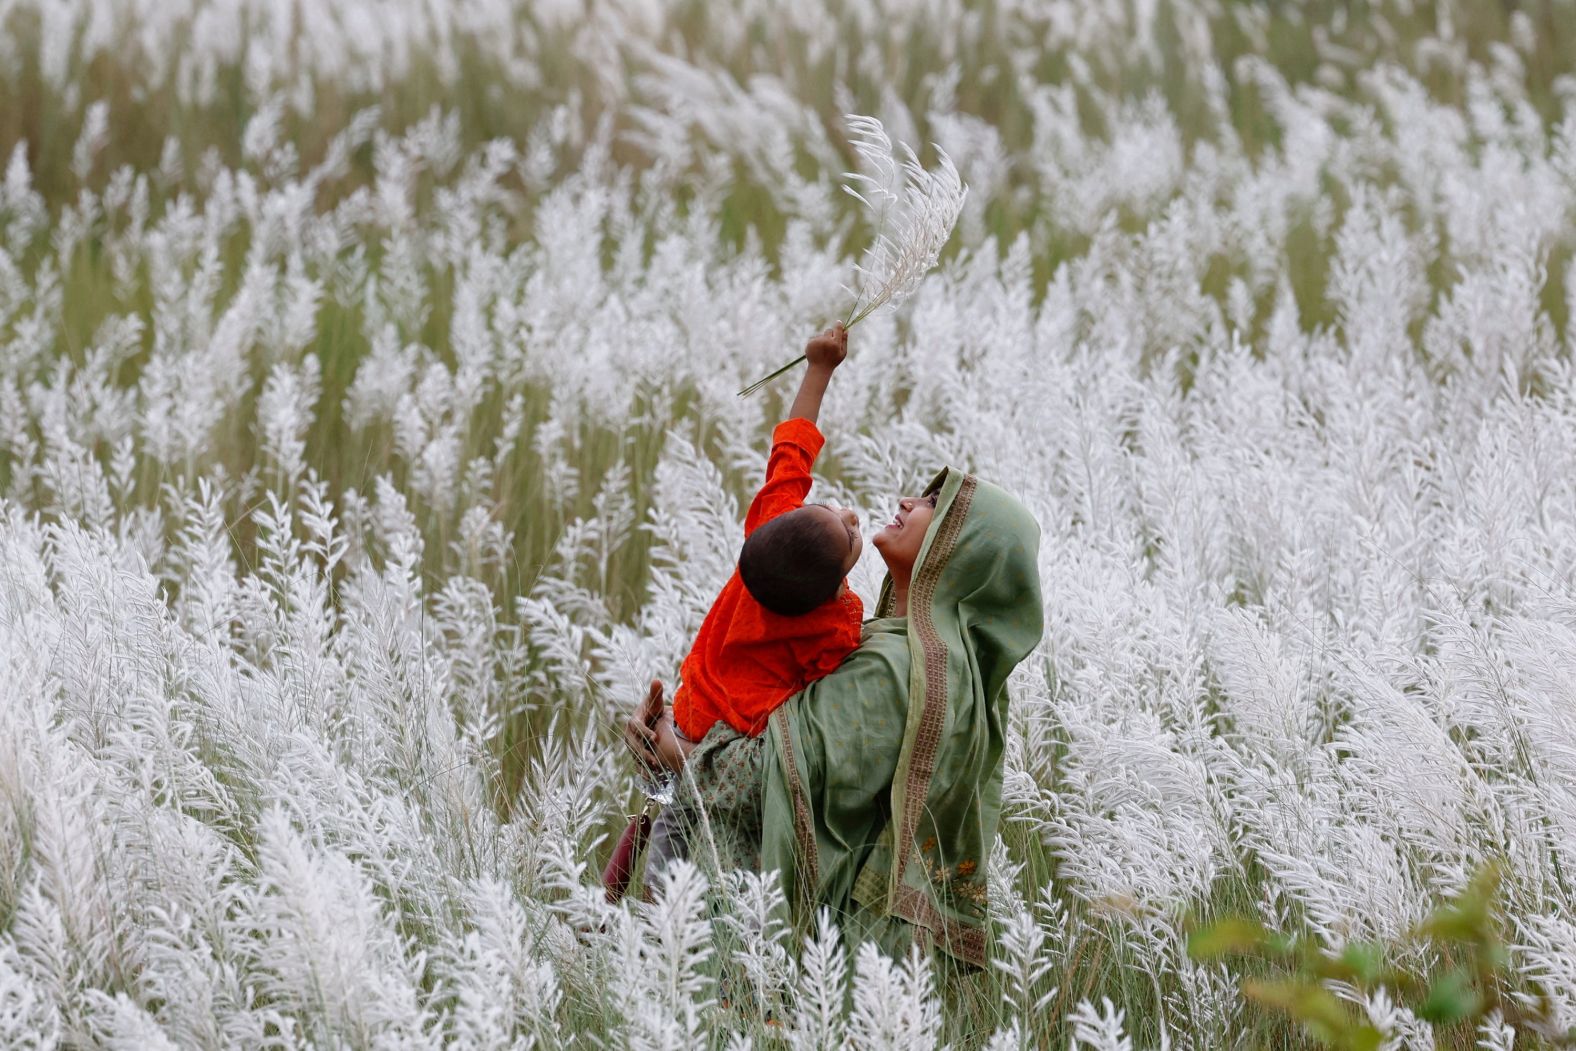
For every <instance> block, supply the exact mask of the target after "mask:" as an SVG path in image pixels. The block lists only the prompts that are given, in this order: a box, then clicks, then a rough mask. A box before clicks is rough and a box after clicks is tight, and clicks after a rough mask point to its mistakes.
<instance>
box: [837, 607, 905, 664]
mask: <svg viewBox="0 0 1576 1051" xmlns="http://www.w3.org/2000/svg"><path fill="white" fill-rule="evenodd" d="M851 665H853V666H856V667H858V668H860V669H863V670H873V669H875V668H879V667H887V666H894V665H895V666H898V667H900V669H901V670H902V671H903V672H904V673H905V676H906V674H907V670H908V619H907V618H906V617H876V618H874V619H872V620H867V621H865V622H864V624H863V625H861V626H860V631H859V646H858V648H856V649H855V650H854V651H853V652H852V653H850V654H849V655H848V657H847V659H845V660H844V661H843V664H842V667H843V668H848V667H850V666H851Z"/></svg>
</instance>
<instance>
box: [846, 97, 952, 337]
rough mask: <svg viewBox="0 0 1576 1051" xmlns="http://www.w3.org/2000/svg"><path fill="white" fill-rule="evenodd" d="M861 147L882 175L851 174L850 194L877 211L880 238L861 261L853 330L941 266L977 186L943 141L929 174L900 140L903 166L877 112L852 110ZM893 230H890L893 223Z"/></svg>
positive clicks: (856, 140) (857, 144) (851, 118)
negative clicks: (965, 177) (963, 175)
mask: <svg viewBox="0 0 1576 1051" xmlns="http://www.w3.org/2000/svg"><path fill="white" fill-rule="evenodd" d="M847 120H848V126H849V129H850V131H851V132H852V139H853V145H854V149H855V150H857V151H858V153H859V156H860V157H862V158H863V159H864V160H865V163H867V164H868V165H869V166H870V168H871V169H872V170H873V171H874V172H875V173H876V174H875V176H874V177H872V176H869V175H864V174H862V173H860V172H847V173H845V175H844V178H847V179H850V180H852V181H853V183H854V184H855V185H857V186H861V187H863V188H864V189H865V193H860V192H859V191H858V190H856V189H855V188H854V186H852V185H845V186H844V187H843V190H844V192H846V193H848V194H849V195H850V196H852V197H855V198H857V199H858V200H859V201H860V202H861V203H863V204H864V205H865V207H867V208H869V209H871V210H872V211H875V212H877V218H876V238H875V240H874V241H873V242H872V243H871V245H870V247H869V248H867V249H865V254H864V257H863V258H862V259H861V260H860V262H859V263H857V264H855V266H854V273H855V274H857V275H858V278H859V284H858V287H857V288H855V289H851V290H850V291H852V292H853V293H854V308H853V310H852V311H850V312H849V315H848V321H847V326H848V327H850V328H852V327H853V326H854V325H857V324H858V323H859V322H860V321H863V320H864V319H865V318H867V317H869V316H870V315H871V314H873V313H875V312H876V311H877V310H879V309H881V308H882V307H883V306H888V305H891V306H896V305H897V304H898V303H901V302H902V301H903V300H904V299H907V298H908V297H909V296H910V295H912V294H913V292H914V290H915V289H916V288H918V287H919V283H920V281H921V280H922V279H923V278H924V276H925V275H926V274H927V273H929V272H930V270H931V268H932V267H934V266H935V265H936V261H937V260H938V259H939V258H940V257H941V250H942V248H944V247H945V246H946V243H947V240H948V239H949V238H950V237H951V236H952V229H953V227H954V226H956V225H957V222H958V216H959V215H961V214H962V212H963V202H964V200H965V198H967V197H968V193H969V189H968V187H967V186H965V185H963V181H962V179H960V178H959V177H958V169H957V168H956V167H955V166H954V165H953V163H952V158H951V157H949V156H947V152H946V151H945V150H943V149H942V148H941V147H940V146H937V147H936V154H937V156H938V157H939V158H940V160H939V162H938V164H937V166H936V168H935V170H934V171H927V170H926V169H925V167H924V166H923V165H921V164H920V163H919V158H918V157H917V156H915V155H914V151H913V149H912V148H910V147H909V145H908V144H907V143H899V144H898V145H899V147H900V148H901V149H902V151H903V158H904V159H903V163H902V164H901V165H899V164H898V163H897V158H896V157H895V156H893V153H892V140H891V139H890V138H889V137H888V136H887V133H886V129H885V128H884V127H882V125H881V122H880V121H879V120H877V119H876V118H874V117H865V116H860V115H859V114H855V113H850V114H848V115H847ZM889 225H890V226H891V228H892V229H891V232H890V233H889V232H888V226H889Z"/></svg>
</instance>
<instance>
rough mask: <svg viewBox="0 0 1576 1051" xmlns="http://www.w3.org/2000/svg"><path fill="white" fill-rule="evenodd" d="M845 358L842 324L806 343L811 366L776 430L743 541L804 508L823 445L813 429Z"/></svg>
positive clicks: (844, 333)
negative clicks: (758, 529)
mask: <svg viewBox="0 0 1576 1051" xmlns="http://www.w3.org/2000/svg"><path fill="white" fill-rule="evenodd" d="M847 355H848V333H847V332H846V331H845V330H844V329H843V326H842V325H834V326H833V327H831V328H829V329H827V330H826V331H825V332H823V333H821V334H820V335H819V336H816V337H815V338H814V339H812V340H810V342H809V343H808V344H806V346H805V348H804V356H805V357H806V358H808V359H809V361H810V367H809V368H808V369H807V370H806V371H805V375H804V380H803V382H801V383H800V384H799V393H798V395H797V396H796V397H795V398H794V400H793V407H792V408H791V409H789V411H788V418H787V419H785V420H783V422H782V423H779V424H778V425H777V427H776V429H774V430H773V431H772V451H771V453H770V455H769V456H768V457H767V460H766V482H765V484H764V485H762V486H761V489H760V491H759V492H758V493H756V494H755V499H754V500H753V501H752V502H751V503H750V509H749V511H748V513H746V514H745V516H744V535H745V536H749V535H750V534H751V533H753V532H755V529H756V527H757V526H759V525H762V524H764V523H765V522H768V521H770V520H771V519H773V518H776V517H777V516H778V515H780V514H786V513H787V512H789V511H792V510H795V509H796V508H799V507H802V506H804V498H805V496H806V495H808V494H809V492H810V467H811V465H812V464H814V463H815V458H816V456H818V455H819V454H820V452H821V444H822V442H824V441H825V439H824V438H822V437H821V432H820V431H819V430H818V429H817V428H816V426H815V421H816V417H818V416H819V415H820V414H821V397H822V395H824V394H825V393H826V384H827V381H828V380H830V379H831V378H832V370H833V369H835V368H837V366H838V365H840V364H842V361H843V358H844V357H846V356H847Z"/></svg>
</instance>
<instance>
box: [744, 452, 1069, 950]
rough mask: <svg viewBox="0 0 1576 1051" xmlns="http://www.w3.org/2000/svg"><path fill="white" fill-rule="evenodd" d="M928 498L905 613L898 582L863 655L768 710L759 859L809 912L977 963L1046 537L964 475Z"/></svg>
mask: <svg viewBox="0 0 1576 1051" xmlns="http://www.w3.org/2000/svg"><path fill="white" fill-rule="evenodd" d="M925 492H926V494H927V495H928V494H929V493H931V492H939V494H940V495H939V499H938V501H937V505H936V511H935V515H934V516H933V517H932V519H931V523H930V528H929V530H928V532H927V533H926V535H925V540H924V544H923V546H922V547H921V548H920V554H919V557H918V559H917V560H916V562H915V569H914V575H913V579H912V581H911V582H910V586H909V597H908V616H907V618H894V617H892V616H890V614H891V612H892V582H891V578H890V577H889V578H888V579H887V580H886V582H885V583H884V584H883V586H882V589H881V600H880V603H879V604H878V606H877V609H876V613H877V616H876V618H875V619H873V620H871V621H869V622H867V624H866V626H865V638H864V641H863V642H862V643H861V645H860V647H859V649H857V650H856V651H855V652H854V653H853V654H851V655H850V656H849V657H848V659H847V660H846V661H844V663H843V665H842V666H841V667H839V668H838V669H837V671H835V672H833V673H832V674H831V675H828V676H827V677H826V678H824V679H820V680H818V681H817V682H814V683H812V684H810V685H809V686H808V687H806V688H805V689H804V690H803V691H801V692H800V693H799V694H798V695H796V696H795V697H793V698H791V699H790V700H789V701H788V702H787V703H785V704H784V705H783V706H782V707H780V708H778V709H777V711H776V712H774V713H773V715H772V718H771V722H770V725H769V729H768V732H767V738H768V742H769V743H768V746H767V748H766V751H765V755H764V764H763V765H764V770H763V777H762V781H763V783H762V791H763V802H762V811H761V827H762V834H761V856H760V861H761V867H762V868H763V869H764V870H767V871H770V870H771V869H778V870H780V871H781V873H782V877H783V888H784V890H785V892H786V893H787V894H788V898H789V901H790V903H791V904H792V905H793V906H794V911H795V914H796V918H797V919H798V920H799V921H800V922H801V923H802V922H806V921H807V919H808V917H809V916H810V915H811V913H812V912H813V910H814V909H815V908H816V907H818V906H827V907H830V908H831V909H832V910H833V912H834V913H836V914H839V918H840V919H841V920H842V921H843V922H844V924H845V925H846V926H849V927H851V928H853V930H854V932H855V934H856V936H860V935H864V936H871V937H876V938H878V939H879V940H880V941H881V942H883V943H884V944H886V946H887V947H888V948H891V947H893V945H894V944H901V942H902V941H905V940H907V939H908V937H910V936H912V937H916V938H918V939H919V940H920V941H921V943H922V944H926V945H935V946H939V947H940V948H942V949H944V950H945V951H946V952H947V953H949V954H950V955H952V956H955V957H957V958H958V959H960V960H963V961H966V962H968V963H972V964H975V965H983V964H984V960H985V904H986V900H985V870H986V866H987V862H988V860H989V858H990V851H991V847H992V845H993V844H994V842H995V838H996V826H997V823H998V820H999V818H1000V815H1001V783H1002V748H1003V744H1004V739H1005V735H1006V726H1007V689H1006V683H1007V676H1008V674H1009V673H1010V672H1011V671H1012V669H1013V668H1014V667H1015V666H1016V665H1017V664H1018V662H1019V661H1021V660H1023V658H1024V657H1025V656H1027V655H1028V653H1029V651H1030V650H1032V649H1033V648H1034V646H1035V645H1036V644H1037V643H1038V642H1039V640H1040V634H1041V631H1042V630H1043V616H1044V612H1043V609H1042V607H1041V605H1040V583H1039V574H1038V567H1037V558H1038V548H1039V537H1040V530H1039V526H1038V525H1037V524H1036V523H1035V521H1034V519H1033V517H1031V516H1030V515H1029V513H1028V511H1027V510H1025V509H1024V507H1023V505H1022V504H1020V503H1019V502H1018V501H1017V500H1015V499H1014V498H1012V497H1011V496H1009V495H1008V494H1007V493H1005V492H1003V491H1002V490H1000V489H998V488H996V487H995V486H993V485H991V484H989V483H988V482H982V481H979V480H977V479H976V478H974V477H973V476H972V475H965V474H963V473H961V472H959V471H955V470H950V469H949V470H943V471H942V472H941V474H939V475H938V476H937V477H936V479H935V480H934V481H932V482H931V483H930V485H929V486H928V487H927V488H926V490H925ZM903 683H906V684H907V691H906V696H905V695H904V691H903V690H902V689H901V688H900V684H903ZM895 686H898V687H899V688H896V689H895V688H894V687H895ZM895 920H896V921H907V922H906V923H894V922H893V921H895ZM910 924H911V925H912V927H911V928H910V927H909V926H908V925H910Z"/></svg>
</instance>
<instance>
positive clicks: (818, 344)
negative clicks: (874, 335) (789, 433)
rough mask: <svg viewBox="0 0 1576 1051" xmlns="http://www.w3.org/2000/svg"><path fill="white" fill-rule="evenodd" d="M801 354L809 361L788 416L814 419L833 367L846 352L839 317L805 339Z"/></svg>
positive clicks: (841, 359)
mask: <svg viewBox="0 0 1576 1051" xmlns="http://www.w3.org/2000/svg"><path fill="white" fill-rule="evenodd" d="M804 356H805V360H807V361H808V362H809V363H810V364H809V367H808V368H806V369H805V371H804V379H802V380H800V381H799V393H798V394H796V395H795V396H794V399H793V405H792V407H790V408H789V410H788V418H789V419H790V420H794V419H800V420H809V421H810V422H811V423H814V422H816V418H817V417H819V416H820V415H821V398H822V397H823V396H824V395H825V394H826V385H827V383H828V382H830V381H831V379H832V370H833V369H835V368H837V366H839V365H841V364H842V363H843V359H844V358H846V357H847V356H848V330H847V329H846V328H844V327H843V323H842V322H841V321H839V322H838V323H837V324H835V325H833V326H832V327H831V328H829V329H827V330H826V331H825V332H823V333H821V334H820V335H819V336H816V337H815V338H814V339H812V340H810V342H809V343H806V344H805V347H804Z"/></svg>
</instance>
